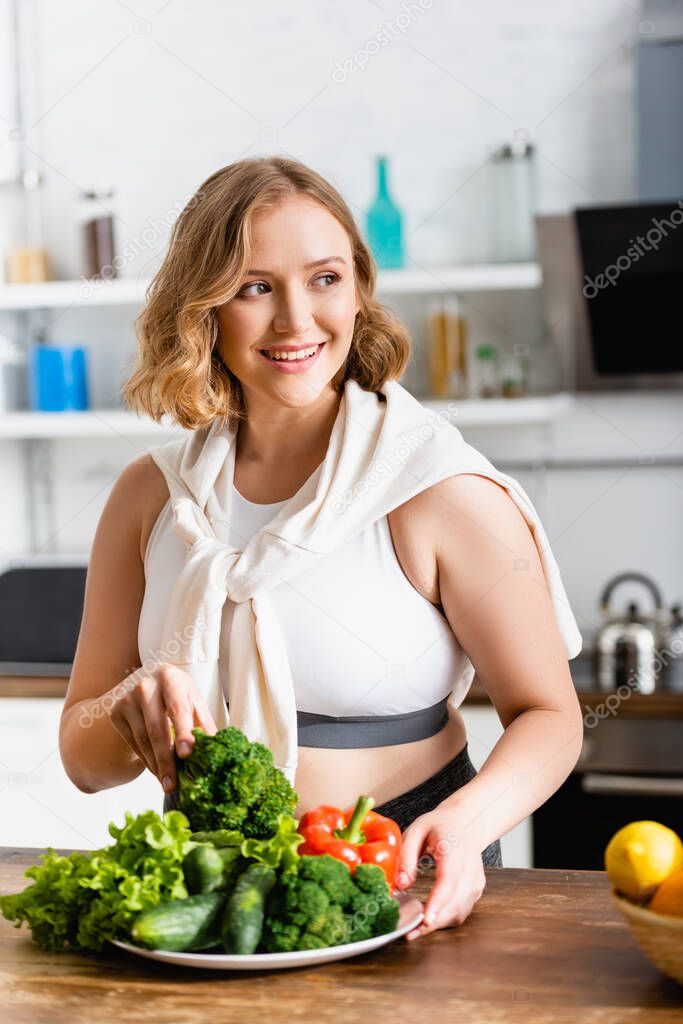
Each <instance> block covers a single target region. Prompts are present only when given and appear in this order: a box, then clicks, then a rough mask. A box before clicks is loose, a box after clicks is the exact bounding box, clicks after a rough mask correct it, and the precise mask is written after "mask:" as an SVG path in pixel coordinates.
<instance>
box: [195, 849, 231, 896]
mask: <svg viewBox="0 0 683 1024" xmlns="http://www.w3.org/2000/svg"><path fill="white" fill-rule="evenodd" d="M242 863H243V858H242V856H241V854H240V848H239V846H226V847H225V848H223V849H220V850H217V849H216V848H215V847H214V846H208V845H205V844H202V845H201V846H193V847H192V849H191V850H189V851H188V852H187V853H186V854H185V857H184V858H183V875H184V877H185V884H186V885H187V890H188V892H190V893H200V892H214V891H216V890H217V889H228V888H229V887H230V885H231V883H232V882H233V881H234V879H235V877H236V875H237V871H238V868H239V867H240V866H241V864H242Z"/></svg>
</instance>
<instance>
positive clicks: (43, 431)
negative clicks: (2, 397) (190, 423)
mask: <svg viewBox="0 0 683 1024" xmlns="http://www.w3.org/2000/svg"><path fill="white" fill-rule="evenodd" d="M176 433H177V434H178V436H180V434H181V433H184V431H183V429H182V427H179V426H177V425H176V424H174V423H172V422H171V421H170V420H166V421H164V422H162V423H155V422H154V420H152V419H150V418H149V417H148V416H137V415H136V414H135V413H133V412H126V411H125V410H119V409H91V410H87V411H84V412H6V413H2V414H0V438H15V439H16V438H18V439H29V440H30V439H32V438H34V439H35V438H47V439H50V438H69V437H113V436H116V435H118V436H119V437H124V438H128V437H151V438H154V437H159V438H162V439H164V438H166V437H168V438H170V437H171V436H172V435H173V434H176Z"/></svg>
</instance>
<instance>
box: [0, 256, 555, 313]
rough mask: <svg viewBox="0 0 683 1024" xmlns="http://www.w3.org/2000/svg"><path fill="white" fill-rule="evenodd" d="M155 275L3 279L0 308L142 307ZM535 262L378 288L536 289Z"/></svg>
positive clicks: (384, 279) (423, 272) (399, 273)
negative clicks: (9, 281) (30, 281)
mask: <svg viewBox="0 0 683 1024" xmlns="http://www.w3.org/2000/svg"><path fill="white" fill-rule="evenodd" d="M150 281H151V278H140V279H137V278H132V277H131V278H127V277H123V278H114V279H113V280H109V281H97V280H94V281H90V280H87V279H85V278H83V279H82V280H76V281H44V282H39V283H36V284H0V310H30V309H64V308H68V307H72V306H92V307H97V306H140V305H142V303H143V302H144V300H145V292H146V289H147V287H148V286H149V284H150ZM540 283H541V270H540V266H539V265H538V264H536V263H480V264H461V265H459V266H458V265H455V266H438V267H418V268H406V269H401V270H380V271H379V273H378V277H377V291H378V292H379V293H380V294H382V295H419V294H436V295H438V294H447V293H449V292H468V291H507V290H520V289H521V290H524V289H534V288H538V287H539V285H540Z"/></svg>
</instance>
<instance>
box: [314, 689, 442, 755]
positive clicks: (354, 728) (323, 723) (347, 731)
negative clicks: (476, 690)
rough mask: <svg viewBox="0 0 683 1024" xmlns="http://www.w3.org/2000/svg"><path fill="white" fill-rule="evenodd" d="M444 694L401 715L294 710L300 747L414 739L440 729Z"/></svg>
mask: <svg viewBox="0 0 683 1024" xmlns="http://www.w3.org/2000/svg"><path fill="white" fill-rule="evenodd" d="M447 703H448V697H444V698H443V700H440V701H439V703H438V704H433V705H432V706H431V707H429V708H420V710H419V711H407V712H406V713H405V714H402V715H345V716H343V717H340V718H335V717H333V716H332V715H316V714H313V713H311V712H308V711H297V715H296V718H297V725H298V731H299V746H301V747H336V748H337V749H350V748H353V747H388V746H390V745H391V744H393V743H414V742H415V740H424V739H427V737H428V736H434V735H435V733H437V732H440V730H441V729H442V728H443V727H444V725H445V724H446V723H447V721H448V710H447V707H446V705H447Z"/></svg>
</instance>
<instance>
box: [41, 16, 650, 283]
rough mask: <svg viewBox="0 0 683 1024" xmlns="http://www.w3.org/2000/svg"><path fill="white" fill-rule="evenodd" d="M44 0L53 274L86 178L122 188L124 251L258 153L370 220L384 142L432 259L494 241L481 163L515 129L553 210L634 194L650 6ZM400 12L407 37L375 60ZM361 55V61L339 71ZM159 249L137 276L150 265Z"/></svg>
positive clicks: (70, 272) (73, 235)
mask: <svg viewBox="0 0 683 1024" xmlns="http://www.w3.org/2000/svg"><path fill="white" fill-rule="evenodd" d="M31 5H33V6H35V7H36V10H37V18H36V22H37V29H36V30H35V38H34V39H33V40H32V48H33V52H34V53H35V60H36V67H37V69H38V74H37V76H36V77H37V80H38V87H37V93H36V94H35V95H32V96H30V97H28V98H27V107H28V111H27V114H28V128H27V136H26V138H27V143H28V145H29V146H30V149H31V152H30V153H29V157H30V159H31V160H32V161H34V162H35V163H36V165H37V166H39V167H40V168H41V169H42V170H43V171H44V173H45V176H46V185H45V208H46V209H45V215H46V237H47V241H48V244H49V246H50V250H51V253H52V255H53V257H54V266H55V273H56V276H63V277H72V276H76V275H77V274H78V272H79V270H80V265H79V261H78V245H77V242H78V237H77V232H76V211H77V202H76V196H77V192H78V190H79V188H83V187H87V186H88V185H91V184H92V183H93V182H102V183H105V184H106V183H110V184H112V185H113V187H114V188H115V189H116V191H117V200H116V203H115V206H116V207H117V208H118V212H119V214H120V221H119V223H118V228H119V243H120V248H121V249H122V248H123V247H124V244H125V242H126V241H130V240H132V239H134V238H136V237H139V236H140V235H141V233H142V231H143V230H144V229H145V227H147V226H149V219H152V220H154V219H156V218H164V217H165V216H166V215H167V214H168V213H169V211H171V210H173V209H174V208H176V206H177V203H178V202H179V201H182V200H183V198H184V197H187V196H188V194H189V193H191V192H192V191H193V190H194V189H196V188H197V187H198V185H199V184H200V182H201V181H202V180H203V179H204V178H205V177H206V176H208V175H209V174H210V173H212V172H213V171H214V170H216V169H217V168H219V167H221V166H223V165H225V164H227V163H230V162H232V161H233V160H236V159H238V158H239V157H241V156H245V155H249V156H254V155H260V154H265V153H269V152H287V153H290V154H293V155H295V156H297V157H299V158H300V159H302V160H304V161H306V162H309V163H311V164H312V165H313V166H314V167H315V168H317V169H318V170H319V171H320V172H321V173H323V174H324V175H326V176H328V177H330V178H331V179H332V180H333V181H334V182H335V184H336V185H337V186H338V187H339V188H340V189H341V190H342V191H343V193H344V195H345V196H346V198H347V200H348V201H349V203H350V204H351V206H352V208H353V210H354V213H356V215H357V216H358V217H359V218H360V219H362V212H363V211H364V210H365V208H366V207H367V205H368V204H369V202H370V201H371V199H372V197H373V188H374V181H373V158H374V155H375V154H376V153H378V152H381V151H386V152H388V153H389V154H390V156H391V160H392V170H391V184H392V187H393V190H394V194H395V196H396V199H397V201H398V202H399V203H400V204H401V206H402V208H403V210H404V211H405V215H406V221H407V224H406V227H407V235H408V239H409V250H410V254H411V256H412V257H413V258H415V259H416V260H419V261H426V262H429V263H437V262H440V261H447V260H453V259H471V258H474V257H475V256H476V255H478V253H479V252H480V251H481V249H482V246H483V242H484V218H483V214H484V212H485V199H486V180H485V179H486V175H485V171H484V170H482V169H481V168H482V165H484V163H485V161H486V159H487V157H488V156H489V154H490V150H491V148H492V147H493V146H494V145H496V144H499V143H501V142H504V141H507V140H511V138H512V135H513V132H514V131H516V130H519V129H523V130H524V129H526V130H527V131H529V132H530V134H531V138H532V139H533V140H534V141H535V142H536V143H537V145H538V147H539V155H540V160H539V163H540V167H539V184H540V204H541V209H543V210H557V209H564V208H568V207H569V206H571V205H577V204H587V203H592V202H595V201H604V200H610V199H615V198H624V197H628V196H631V195H632V194H633V173H634V172H633V167H634V161H633V113H632V111H633V105H632V92H633V60H632V54H631V45H632V42H633V40H634V38H637V36H638V24H639V15H638V13H637V11H636V10H635V9H634V7H635V5H631V6H627V5H625V4H622V3H615V2H605V0H601V2H599V3H597V4H596V3H591V2H589V0H575V2H574V3H572V4H562V5H560V4H546V3H543V2H542V0H522V2H520V3H517V4H515V5H514V6H513V7H510V5H509V4H507V3H505V2H504V0H483V2H479V3H477V4H471V3H465V2H463V0H455V2H449V3H447V2H445V0H421V6H422V8H425V9H424V10H422V11H420V4H418V3H415V2H412V3H408V2H406V3H404V4H399V3H395V2H393V3H392V2H381V3H380V2H376V3H368V2H366V0H348V2H347V3H344V4H343V5H340V4H338V3H332V2H330V0H323V2H320V0H315V2H312V0H303V2H300V3H297V4H296V5H283V4H281V3H279V2H277V0H262V2H261V3H259V4H258V5H253V4H238V3H228V4H224V3H218V2H208V0H200V2H198V3H194V4H192V5H187V4H182V3H175V2H171V3H168V4H165V5H163V6H162V7H161V10H160V12H159V13H156V14H155V13H154V12H155V11H159V7H160V5H159V3H158V0H157V2H155V3H150V2H147V0H138V2H137V3H136V4H135V5H134V9H135V11H136V12H137V17H136V15H135V14H133V12H132V10H131V8H130V6H127V5H123V4H115V3H111V4H98V3H94V2H92V0H90V2H88V0H62V2H61V3H59V4H51V3H48V2H47V0H29V3H28V6H31ZM406 10H407V11H408V17H407V20H408V27H407V28H405V30H403V31H400V26H399V22H398V21H397V16H398V15H401V14H403V16H404V17H405V16H406ZM387 22H390V23H391V24H392V25H394V28H393V31H392V32H391V34H392V35H393V37H394V38H393V39H392V41H391V42H390V43H389V44H388V45H385V46H380V47H379V53H377V54H376V55H375V56H369V57H366V55H367V54H368V53H369V52H370V51H371V50H372V49H373V40H374V45H375V47H376V38H375V37H376V36H377V35H378V33H379V32H380V26H381V25H385V26H386V23H387ZM349 60H351V61H355V62H356V65H357V64H358V63H359V62H361V61H363V60H366V69H365V70H356V71H354V72H353V73H350V74H348V75H347V76H346V79H345V80H344V81H343V82H338V81H337V80H336V79H335V76H334V72H335V69H336V68H338V66H339V65H340V64H341V65H343V64H344V62H346V61H349ZM482 204H483V205H482ZM163 243H164V240H163V239H160V240H159V243H158V244H157V245H156V246H154V247H153V253H150V252H147V251H146V252H144V253H141V254H140V256H139V257H138V258H137V259H135V260H134V261H133V262H132V263H131V264H130V266H129V267H128V268H127V271H126V272H127V273H129V274H146V273H147V272H148V271H149V269H150V267H152V266H153V265H154V263H155V259H154V254H156V253H159V252H161V251H162V250H163Z"/></svg>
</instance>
